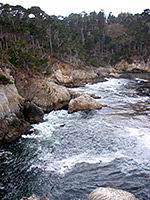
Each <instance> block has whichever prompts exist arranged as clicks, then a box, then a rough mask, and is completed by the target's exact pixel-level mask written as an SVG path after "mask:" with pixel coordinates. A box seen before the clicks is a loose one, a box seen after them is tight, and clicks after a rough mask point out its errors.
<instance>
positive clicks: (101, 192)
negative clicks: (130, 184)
mask: <svg viewBox="0 0 150 200" xmlns="http://www.w3.org/2000/svg"><path fill="white" fill-rule="evenodd" d="M87 200H138V199H137V198H135V196H134V195H133V194H131V193H130V192H126V191H123V190H118V189H114V188H103V187H100V188H97V189H95V190H93V192H91V193H90V194H89V196H88V198H87Z"/></svg>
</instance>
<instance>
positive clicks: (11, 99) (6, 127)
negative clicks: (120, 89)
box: [0, 61, 150, 144]
mask: <svg viewBox="0 0 150 200" xmlns="http://www.w3.org/2000/svg"><path fill="white" fill-rule="evenodd" d="M136 69H138V72H139V71H140V69H141V72H143V71H146V72H150V61H148V62H147V63H144V62H141V64H140V63H139V62H137V61H136V63H133V64H128V63H126V62H124V61H122V62H121V63H119V64H117V65H116V66H115V67H111V66H106V67H98V68H94V67H85V68H84V69H76V68H72V67H71V66H69V65H68V64H67V65H66V64H64V65H63V63H61V62H58V63H56V64H55V66H54V67H53V69H52V71H53V73H52V75H51V76H49V77H45V78H44V77H39V76H36V75H33V74H32V72H30V73H29V72H28V73H27V72H23V71H22V70H15V72H14V71H13V70H14V69H13V70H12V67H11V66H9V65H7V66H2V67H1V69H0V73H1V74H3V75H5V76H6V77H8V78H9V79H10V80H11V84H0V144H3V143H10V142H13V141H15V140H16V139H17V138H19V137H20V136H21V135H22V133H24V132H26V131H28V130H29V129H30V125H31V124H32V123H38V122H40V121H42V120H43V116H44V113H48V112H51V111H52V110H59V109H67V110H68V113H72V112H76V111H79V110H87V109H88V110H90V109H101V108H102V107H103V106H105V105H101V104H100V103H98V102H97V101H96V100H95V99H96V98H97V97H95V96H89V95H87V94H82V93H79V92H75V91H73V90H71V89H70V88H71V87H78V86H83V85H84V84H85V83H88V82H92V83H95V82H100V81H104V80H105V78H108V77H116V78H118V77H119V74H118V73H117V72H123V71H127V72H132V73H133V72H134V71H137V70H136ZM12 71H13V73H12ZM11 73H12V74H13V76H11V75H10V74H11Z"/></svg>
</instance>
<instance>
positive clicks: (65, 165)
mask: <svg viewBox="0 0 150 200" xmlns="http://www.w3.org/2000/svg"><path fill="white" fill-rule="evenodd" d="M120 157H124V155H123V154H121V153H120V152H116V153H110V154H104V155H96V156H95V155H92V154H89V153H81V154H79V155H74V156H71V157H68V158H65V159H62V160H56V161H53V162H51V163H50V164H48V165H47V167H46V168H45V170H46V171H54V172H56V173H59V174H61V175H64V174H65V173H67V172H69V171H71V170H72V169H73V167H74V166H75V165H76V164H80V163H88V164H97V163H110V162H112V161H113V160H115V159H116V158H120Z"/></svg>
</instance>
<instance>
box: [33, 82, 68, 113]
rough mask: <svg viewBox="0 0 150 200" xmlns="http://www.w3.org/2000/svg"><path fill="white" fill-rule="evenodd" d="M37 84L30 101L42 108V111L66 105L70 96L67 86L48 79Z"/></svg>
mask: <svg viewBox="0 0 150 200" xmlns="http://www.w3.org/2000/svg"><path fill="white" fill-rule="evenodd" d="M37 85H38V89H37V91H36V92H35V93H34V96H33V99H32V102H33V103H34V104H36V105H37V106H39V107H40V108H42V110H43V111H44V112H50V111H52V110H58V109H62V108H65V107H66V106H68V102H69V101H70V99H71V96H70V93H69V91H68V90H67V88H65V87H64V86H60V85H57V84H55V83H53V82H49V81H41V82H38V83H37ZM29 92H30V91H29Z"/></svg>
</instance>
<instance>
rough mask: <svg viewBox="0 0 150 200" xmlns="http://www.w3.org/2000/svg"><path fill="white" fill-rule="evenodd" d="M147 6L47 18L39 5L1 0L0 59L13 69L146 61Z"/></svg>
mask: <svg viewBox="0 0 150 200" xmlns="http://www.w3.org/2000/svg"><path fill="white" fill-rule="evenodd" d="M149 56H150V10H149V9H145V10H144V11H143V12H142V13H141V14H135V15H133V14H130V13H120V14H119V15H118V16H117V17H115V16H114V15H113V14H112V13H110V14H109V16H108V17H106V16H105V13H104V12H103V11H100V12H99V13H96V12H91V13H90V14H87V13H85V12H82V13H80V14H75V13H72V14H70V15H69V16H68V17H62V16H61V17H60V16H58V17H57V16H49V15H48V14H46V13H45V12H44V11H42V10H41V9H40V8H39V7H31V8H30V9H25V8H23V7H22V6H11V5H8V4H5V5H4V4H2V3H1V4H0V60H1V61H2V62H4V63H7V64H11V65H13V66H14V67H16V68H23V69H25V70H28V71H29V69H30V71H36V72H38V73H42V74H45V75H49V74H50V73H51V67H52V66H53V64H54V63H55V62H56V61H58V60H59V61H63V62H65V63H70V64H71V65H72V66H74V67H78V68H82V67H84V66H95V67H98V66H106V65H111V66H113V65H115V64H116V63H119V62H120V61H121V60H125V61H127V62H128V63H132V62H133V61H134V60H135V59H137V58H138V60H144V61H145V62H147V60H148V58H149Z"/></svg>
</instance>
